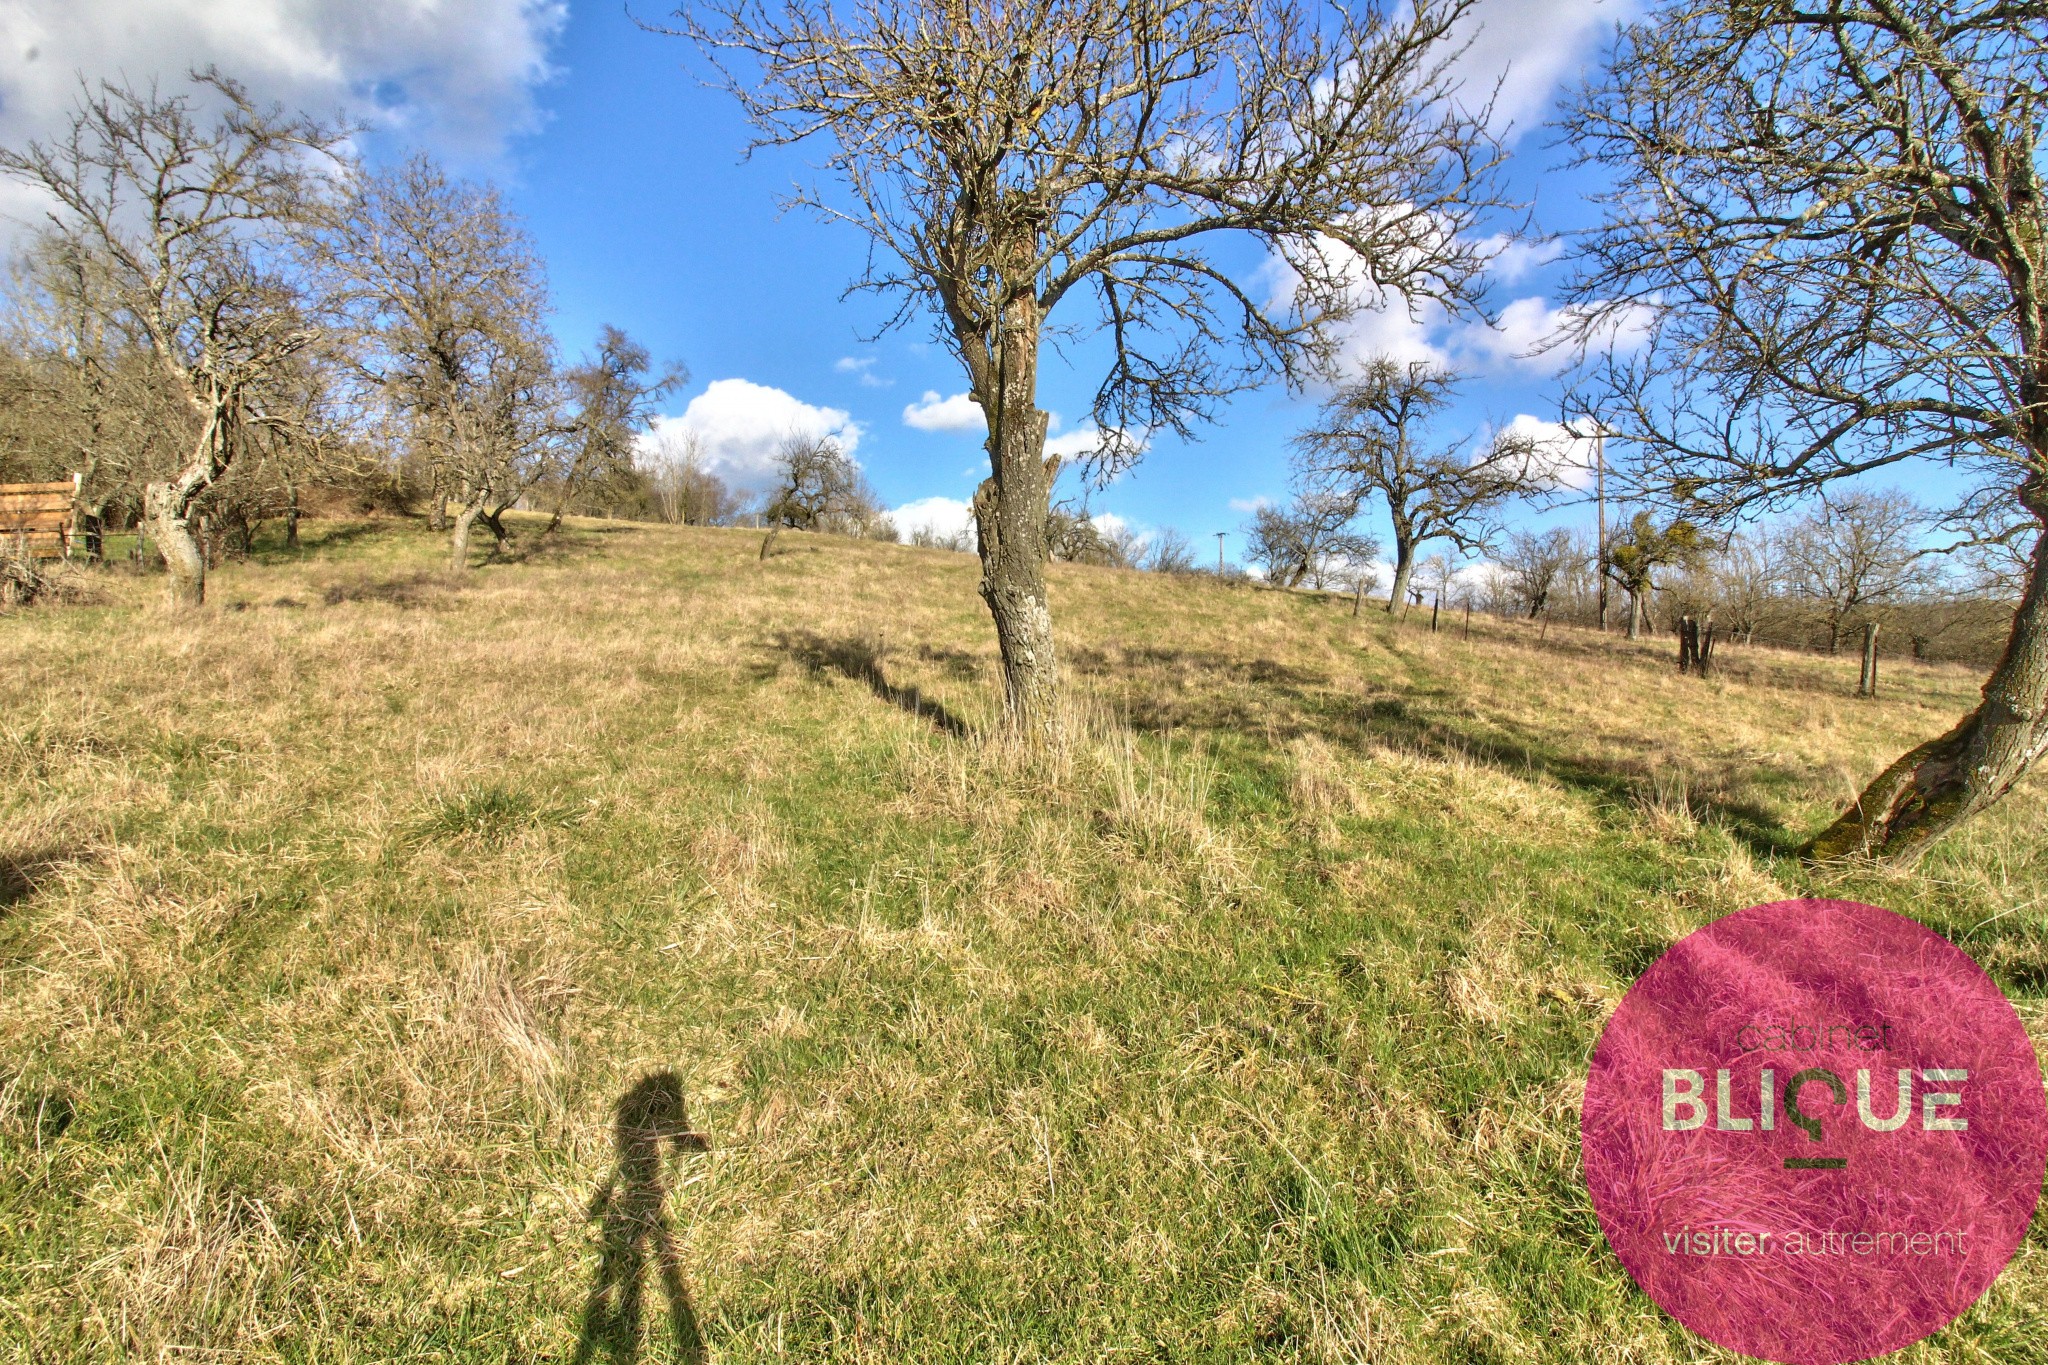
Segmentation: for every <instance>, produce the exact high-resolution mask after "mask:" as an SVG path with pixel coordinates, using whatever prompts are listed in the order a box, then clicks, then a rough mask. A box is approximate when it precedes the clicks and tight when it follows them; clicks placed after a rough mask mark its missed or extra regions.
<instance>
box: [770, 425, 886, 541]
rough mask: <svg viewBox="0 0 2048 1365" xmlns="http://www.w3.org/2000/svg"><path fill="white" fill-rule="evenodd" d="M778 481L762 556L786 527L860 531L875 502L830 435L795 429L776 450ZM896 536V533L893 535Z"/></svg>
mask: <svg viewBox="0 0 2048 1365" xmlns="http://www.w3.org/2000/svg"><path fill="white" fill-rule="evenodd" d="M775 469H776V484H775V488H774V490H773V491H772V492H771V493H769V495H768V505H767V507H766V508H765V509H764V510H763V513H762V515H763V517H764V518H765V520H766V521H767V524H768V534H767V535H766V536H765V537H764V538H763V539H762V541H761V558H763V559H766V558H768V555H769V553H770V552H771V551H772V550H773V549H774V547H775V539H776V537H777V536H779V535H781V534H782V532H783V529H784V528H785V527H787V528H791V529H794V530H799V531H831V532H838V533H839V534H842V535H857V534H860V532H859V531H858V530H857V529H854V528H855V527H856V526H857V525H858V524H859V523H861V522H863V521H864V520H865V518H866V516H867V515H868V514H869V513H870V510H871V509H872V508H873V506H874V501H875V499H874V496H873V494H872V493H871V492H869V491H868V490H867V486H866V483H865V481H864V480H863V479H862V478H861V473H860V466H858V465H856V464H855V463H854V462H853V461H852V460H851V459H849V458H848V457H847V455H846V452H845V451H844V450H842V449H840V446H839V443H838V442H837V441H835V440H833V439H832V438H831V437H829V436H807V435H803V434H801V433H791V434H790V435H788V436H786V437H784V438H783V440H782V444H781V446H780V448H779V449H778V450H777V451H776V455H775ZM892 539H893V537H892Z"/></svg>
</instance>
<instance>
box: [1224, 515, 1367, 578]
mask: <svg viewBox="0 0 2048 1365" xmlns="http://www.w3.org/2000/svg"><path fill="white" fill-rule="evenodd" d="M1354 511H1355V508H1354V505H1353V504H1352V503H1350V502H1349V501H1347V500H1345V499H1343V498H1339V497H1334V496H1331V495H1329V494H1297V495H1296V496H1295V497H1294V498H1293V500H1292V501H1291V502H1290V503H1289V504H1288V506H1286V507H1285V508H1280V507H1273V506H1270V505H1268V506H1261V507H1260V508H1259V509H1258V510H1257V511H1255V512H1253V513H1252V519H1251V521H1250V522H1248V523H1246V525H1245V529H1244V534H1245V558H1246V559H1247V560H1248V561H1250V562H1251V563H1253V564H1257V565H1259V566H1261V567H1262V568H1264V569H1265V571H1266V581H1267V582H1269V583H1272V584H1273V585H1274V586H1276V587H1281V588H1297V587H1300V586H1301V585H1302V584H1303V583H1304V582H1307V583H1310V584H1311V585H1312V586H1314V587H1317V588H1320V587H1322V586H1323V585H1324V583H1325V582H1326V581H1327V580H1328V578H1329V576H1330V574H1331V573H1332V572H1333V571H1334V570H1335V569H1337V568H1338V567H1339V566H1341V565H1344V564H1348V563H1350V562H1352V561H1355V560H1357V559H1360V558H1366V559H1370V558H1371V557H1372V556H1373V555H1375V554H1377V553H1378V552H1379V550H1378V547H1377V546H1369V543H1368V538H1367V537H1364V536H1360V535H1358V534H1356V533H1355V532H1353V531H1351V530H1350V522H1351V519H1352V515H1353V513H1354Z"/></svg>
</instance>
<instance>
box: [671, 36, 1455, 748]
mask: <svg viewBox="0 0 2048 1365" xmlns="http://www.w3.org/2000/svg"><path fill="white" fill-rule="evenodd" d="M1470 3H1471V0H1421V3H1419V4H1418V5H1416V6H1414V7H1413V9H1412V10H1404V11H1402V12H1401V14H1400V15H1399V17H1394V16H1392V15H1390V13H1389V11H1388V10H1386V9H1383V8H1382V7H1381V6H1380V5H1379V4H1377V3H1374V4H1367V5H1364V6H1361V7H1358V8H1354V9H1351V10H1349V11H1345V10H1339V9H1335V8H1333V7H1328V8H1326V7H1324V6H1321V5H1316V4H1310V3H1304V2H1303V0H1220V3H1212V4H1202V5H1185V4H1177V3H1170V2H1169V0H874V3H867V4H861V5H858V6H854V5H834V4H833V3H832V0H707V3H705V4H702V5H700V6H696V7H693V8H691V9H690V10H688V11H687V12H686V15H685V31H686V32H687V33H688V34H689V35H690V36H692V37H694V38H695V39H696V40H697V42H698V43H699V44H700V45H701V47H702V48H703V50H705V51H706V52H707V53H709V54H710V56H711V57H712V59H713V60H714V61H715V62H717V63H719V64H720V70H721V72H722V74H723V75H724V77H725V80H726V84H727V87H728V88H729V89H730V90H731V91H732V92H733V94H734V95H735V96H737V98H738V99H739V100H740V102H741V103H742V105H743V107H744V108H745V109H746V111H747V112H748V113H749V114H750V115H751V116H752V117H753V119H754V121H755V123H756V125H757V126H758V127H759V128H760V129H761V130H762V134H761V140H762V142H764V143H768V144H786V143H794V142H798V141H801V140H803V139H806V138H809V137H812V136H822V137H825V138H829V139H830V140H831V142H832V143H833V148H832V150H831V152H830V153H829V154H828V165H829V167H830V169H831V170H832V172H834V173H835V174H836V175H837V177H838V178H839V180H840V181H841V182H842V183H843V184H844V185H845V187H846V189H847V190H848V191H849V192H850V195H851V198H852V205H851V207H850V208H846V209H838V210H835V209H831V208H828V207H826V205H825V204H824V201H823V200H822V199H821V198H820V197H819V196H817V195H816V194H806V195H803V196H801V197H800V198H801V201H802V202H806V203H810V204H813V205H815V206H817V207H819V208H821V209H823V210H824V211H825V212H826V213H827V214H828V216H830V217H833V218H835V219H837V220H839V221H842V222H846V223H849V224H852V225H854V226H857V227H859V228H860V229H862V230H863V231H865V232H867V233H868V234H869V235H870V237H871V238H872V239H873V242H874V245H875V246H876V248H877V250H876V252H875V253H874V255H873V256H872V257H871V260H872V261H873V262H874V264H873V266H872V268H871V271H870V273H869V274H868V275H867V277H866V278H865V279H864V281H863V284H864V285H865V286H866V287H869V288H873V289H878V290H884V291H889V292H894V293H899V294H900V295H902V296H903V311H902V312H901V313H899V314H898V317H899V319H900V318H901V317H903V316H905V315H907V314H908V313H909V312H911V311H912V310H918V309H922V310H928V311H929V314H930V315H931V316H932V317H933V318H934V322H935V331H936V334H937V337H938V339H939V340H940V341H941V342H943V343H944V344H945V345H946V346H948V347H949V348H950V349H951V350H952V351H953V352H954V354H956V355H957V356H958V357H959V359H960V361H961V363H962V365H963V366H964V368H965V369H966V372H967V380H968V386H969V392H970V393H971V394H972V395H973V397H974V400H975V401H976V402H977V403H978V404H979V405H980V407H981V410H982V413H983V415H984V417H985V419H986V421H987V424H988V453H989V461H990V467H991V473H990V477H989V478H988V480H987V481H986V482H985V483H983V484H982V485H981V488H980V489H979V491H978V492H977V493H976V495H975V500H974V511H975V518H976V523H977V527H978V530H979V537H978V544H979V549H980V554H981V560H982V584H981V593H982V597H983V598H984V600H985V601H986V602H987V603H988V607H989V611H990V614H991V615H992V616H993V617H994V620H995V626H996V637H997V642H998V644H999V646H1000V648H1001V653H1002V660H1003V680H1004V699H1005V714H1006V716H1007V717H1008V720H1009V723H1010V724H1011V725H1012V726H1013V727H1014V728H1016V729H1017V730H1019V731H1020V732H1022V733H1023V734H1025V735H1026V736H1027V737H1028V738H1029V739H1030V740H1031V741H1032V742H1044V741H1048V740H1050V739H1052V738H1054V737H1055V736H1056V735H1057V732H1058V722H1057V709H1056V696H1057V689H1058V669H1057V666H1056V660H1055V652H1054V642H1053V633H1052V611H1051V605H1050V602H1049V600H1048V598H1047V596H1046V589H1045V574H1044V564H1045V560H1046V545H1045V535H1046V517H1047V509H1048V506H1049V502H1050V494H1051V489H1052V484H1053V479H1054V476H1055V474H1056V472H1057V470H1056V462H1055V461H1051V460H1048V459H1047V458H1046V455H1045V435H1046V428H1047V420H1048V419H1047V414H1046V413H1045V412H1044V411H1043V410H1042V409H1040V408H1039V406H1038V360H1039V349H1040V345H1041V343H1042V341H1043V340H1044V338H1045V337H1046V335H1047V329H1048V328H1049V327H1052V326H1054V325H1061V324H1056V322H1055V319H1060V320H1061V323H1062V324H1065V325H1072V324H1071V323H1066V320H1067V319H1068V318H1069V315H1075V314H1078V313H1079V310H1080V309H1081V308H1082V307H1083V306H1084V305H1083V304H1082V303H1081V302H1079V300H1083V299H1092V301H1093V304H1094V320H1095V322H1096V324H1097V325H1098V326H1099V327H1100V328H1101V329H1102V330H1103V331H1104V332H1105V334H1106V336H1107V338H1108V343H1109V356H1110V359H1109V361H1108V365H1107V371H1106V373H1105V374H1104V375H1103V378H1102V382H1101V384H1100V387H1099V388H1098V389H1097V392H1096V397H1095V403H1094V416H1095V420H1096V424H1097V426H1098V428H1099V429H1100V430H1101V431H1102V432H1103V433H1104V443H1103V446H1102V448H1101V449H1100V450H1099V451H1098V452H1097V453H1096V455H1095V456H1094V458H1093V461H1092V464H1093V466H1094V467H1095V469H1096V470H1097V471H1098V472H1102V471H1105V470H1111V469H1114V468H1117V467H1119V466H1121V465H1123V464H1127V463H1129V462H1130V461H1131V460H1134V459H1136V458H1137V456H1138V454H1139V452H1140V449H1141V448H1142V441H1143V436H1144V434H1145V433H1147V432H1150V431H1153V430H1157V429H1161V428H1166V429H1171V430H1173V431H1175V432H1179V433H1183V434H1185V433H1187V432H1189V431H1190V430H1191V428H1192V426H1193V425H1194V424H1195V423H1196V422H1198V421H1200V420H1202V419H1204V418H1206V417H1207V416H1208V415H1209V414H1210V412H1211V411H1212V410H1213V408H1214V405H1215V402H1216V400H1217V399H1218V398H1219V397H1220V396H1221V395H1223V394H1225V393H1228V392H1230V391H1233V390H1235V389H1237V388H1239V387H1241V386H1243V385H1245V384H1248V383H1252V382H1255V381H1257V380H1258V379H1260V378H1263V377H1265V376H1268V375H1272V374H1274V373H1278V374H1281V375H1284V376H1286V377H1287V378H1289V379H1290V380H1292V379H1294V378H1297V377H1298V376H1300V375H1301V374H1302V373H1303V372H1304V367H1305V366H1307V365H1308V364H1310V363H1311V362H1314V361H1316V360H1318V359H1319V358H1320V357H1321V356H1323V355H1324V354H1326V353H1327V344H1326V336H1325V332H1324V330H1323V328H1322V324H1323V323H1325V322H1327V321H1328V320H1329V319H1331V318H1333V317H1336V316H1340V315H1342V314H1343V313H1345V312H1346V311H1348V310H1350V309H1351V308H1354V307H1356V306H1357V304H1358V301H1359V294H1360V290H1359V288H1358V286H1360V285H1361V284H1364V285H1370V286H1373V287H1376V288H1377V289H1379V290H1382V291H1391V292H1396V293H1402V294H1406V295H1408V296H1409V297H1410V298H1421V297H1430V298H1435V299H1439V300H1441V301H1443V302H1444V303H1446V304H1448V305H1451V306H1454V307H1455V306H1459V305H1462V304H1463V303H1465V302H1467V301H1468V300H1469V299H1470V297H1471V294H1472V290H1473V288H1474V282H1475V280H1476V277H1477V271H1478V268H1479V266H1480V265H1481V263H1482V262H1481V256H1482V254H1483V253H1482V251H1481V250H1480V248H1478V247H1477V246H1476V245H1475V244H1474V243H1473V242H1472V241H1471V239H1469V238H1468V237H1467V236H1465V235H1464V229H1465V228H1466V227H1468V226H1469V225H1470V224H1471V223H1472V222H1473V221H1474V217H1475V214H1476V213H1477V212H1478V210H1479V208H1480V207H1481V205H1482V203H1483V201H1485V200H1487V199H1489V198H1490V197H1491V192H1490V190H1489V188H1488V185H1487V177H1488V175H1489V172H1490V168H1491V165H1492V158H1491V157H1490V156H1489V155H1488V153H1487V144H1486V141H1485V139H1486V133H1485V120H1484V116H1483V113H1471V112H1468V111H1465V110H1463V109H1461V108H1459V107H1458V106H1457V104H1456V102H1455V100H1454V99H1453V94H1454V92H1453V91H1452V89H1451V87H1450V84H1449V81H1448V78H1447V77H1446V74H1445V72H1446V62H1447V59H1448V57H1449V55H1450V51H1451V49H1450V48H1449V47H1448V46H1447V45H1446V41H1445V40H1446V38H1447V36H1448V35H1449V33H1450V31H1451V29H1452V27H1453V25H1454V24H1455V23H1456V22H1457V20H1458V19H1459V18H1460V17H1462V16H1463V15H1464V14H1465V13H1466V12H1467V10H1468V9H1469V8H1470ZM748 59H751V60H748ZM736 62H746V64H747V65H749V66H753V67H756V68H757V70H754V71H742V70H739V69H738V68H737V66H736V65H729V64H728V63H736ZM1231 235H1235V236H1239V237H1246V238H1250V239H1252V240H1253V241H1255V242H1258V243H1262V244H1263V245H1264V246H1265V248H1266V249H1267V250H1268V251H1269V252H1271V253H1272V254H1273V255H1274V256H1275V257H1277V258H1278V259H1280V260H1282V261H1284V262H1285V263H1286V264H1287V265H1288V266H1289V267H1290V269H1291V271H1292V275H1293V277H1294V281H1295V287H1294V288H1293V290H1292V291H1291V292H1290V294H1289V296H1288V301H1287V302H1286V303H1284V304H1282V305H1279V306H1272V305H1269V304H1268V303H1267V302H1266V301H1265V300H1263V299H1261V298H1260V297H1257V296H1255V295H1254V294H1253V293H1252V292H1251V291H1249V290H1248V289H1246V288H1245V287H1244V286H1242V285H1240V284H1239V283H1237V282H1236V281H1235V280H1234V279H1233V278H1232V276H1231V275H1230V274H1229V273H1228V272H1227V271H1226V270H1225V269H1224V268H1223V267H1221V266H1220V265H1218V264H1217V263H1216V261H1215V260H1214V258H1213V257H1212V256H1211V255H1210V254H1209V245H1208V244H1209V243H1210V242H1212V241H1213V240H1215V239H1217V238H1220V237H1226V236H1231ZM1079 321H1080V319H1079V317H1074V318H1073V322H1079Z"/></svg>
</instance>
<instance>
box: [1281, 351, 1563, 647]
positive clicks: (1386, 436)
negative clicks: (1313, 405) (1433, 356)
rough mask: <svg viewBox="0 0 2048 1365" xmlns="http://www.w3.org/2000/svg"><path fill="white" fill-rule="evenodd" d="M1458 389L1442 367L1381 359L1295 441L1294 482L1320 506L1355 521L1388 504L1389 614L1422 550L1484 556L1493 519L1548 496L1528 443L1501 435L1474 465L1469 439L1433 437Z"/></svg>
mask: <svg viewBox="0 0 2048 1365" xmlns="http://www.w3.org/2000/svg"><path fill="white" fill-rule="evenodd" d="M1457 387H1458V378H1457V376H1456V375H1454V374H1452V373H1451V372H1450V371H1448V370H1445V369H1443V368H1441V367H1440V366H1436V365H1433V364H1430V363H1427V362H1421V361H1417V362H1414V363H1410V364H1406V365H1404V364H1401V363H1400V362H1398V361H1396V360H1393V359H1391V358H1389V357H1386V356H1380V357H1377V358H1375V359H1374V360H1372V361H1371V362H1369V363H1368V364H1367V365H1366V367H1365V371H1364V373H1363V374H1361V375H1360V376H1358V377H1357V378H1355V379H1352V380H1350V381H1347V382H1346V383H1344V384H1341V385H1339V386H1338V388H1337V389H1336V391H1335V392H1334V393H1332V394H1331V395H1330V397H1329V399H1328V400H1327V401H1326V402H1325V403H1324V404H1323V407H1322V411H1321V413H1320V414H1319V415H1318V417H1317V419H1316V422H1315V423H1314V425H1312V426H1310V427H1309V428H1308V429H1307V430H1306V431H1304V432H1302V433H1301V434H1300V435H1298V436H1296V437H1295V438H1294V472H1295V479H1296V481H1297V482H1298V483H1299V484H1300V485H1301V487H1302V489H1303V490H1304V492H1305V493H1306V494H1307V495H1309V496H1311V497H1314V498H1316V499H1318V500H1320V504H1321V505H1329V506H1334V507H1343V508H1345V509H1347V510H1348V512H1349V513H1350V515H1352V516H1355V515H1357V514H1358V513H1359V512H1360V511H1362V510H1363V509H1364V508H1365V506H1366V505H1367V504H1368V503H1369V502H1370V501H1372V500H1373V499H1375V498H1377V499H1380V500H1383V501H1384V502H1385V503H1386V506H1387V516H1388V519H1389V520H1390V521H1391V522H1392V523H1393V528H1394V581H1393V585H1392V588H1391V590H1390V591H1389V593H1388V596H1387V610H1388V611H1389V612H1392V611H1395V610H1396V609H1398V608H1399V606H1400V604H1401V599H1402V597H1403V596H1404V595H1405V594H1406V593H1407V591H1408V580H1409V577H1410V576H1411V575H1412V574H1413V573H1414V571H1415V556H1416V553H1417V552H1418V550H1419V549H1420V548H1421V547H1422V546H1424V545H1427V544H1428V543H1429V542H1431V541H1434V540H1448V541H1450V542H1451V544H1452V545H1454V546H1455V547H1457V549H1458V550H1459V551H1461V552H1464V553H1473V552H1476V551H1478V550H1480V549H1483V548H1484V546H1485V544H1486V541H1487V538H1488V536H1489V535H1490V534H1491V532H1492V529H1493V528H1492V525H1491V521H1490V518H1491V517H1492V516H1493V514H1494V513H1495V512H1497V511H1498V510H1499V508H1500V507H1501V506H1502V505H1503V504H1504V503H1506V502H1507V501H1508V500H1509V499H1511V498H1514V497H1518V496H1525V495H1528V494H1531V493H1534V492H1536V491H1538V489H1539V488H1540V486H1541V484H1540V479H1539V474H1538V468H1537V466H1538V460H1537V452H1536V451H1535V449H1534V447H1533V445H1532V444H1531V443H1529V442H1528V441H1526V440H1523V439H1520V438H1517V437H1514V436H1512V435H1509V434H1507V433H1505V432H1503V433H1501V434H1500V435H1499V436H1498V437H1497V438H1496V440H1495V442H1494V444H1493V445H1492V446H1491V447H1490V448H1489V449H1488V450H1487V451H1486V452H1485V453H1484V454H1482V455H1481V456H1480V457H1478V458H1476V459H1473V458H1468V457H1467V454H1466V452H1467V450H1468V448H1469V438H1465V437H1458V438H1455V439H1449V440H1446V439H1443V438H1441V437H1438V436H1436V435H1435V434H1434V432H1433V431H1432V426H1433V423H1434V421H1435V419H1436V417H1437V416H1438V414H1440V413H1441V412H1442V411H1443V410H1444V409H1445V408H1447V407H1449V406H1450V403H1451V400H1452V398H1453V397H1454V396H1455V394H1456V392H1457Z"/></svg>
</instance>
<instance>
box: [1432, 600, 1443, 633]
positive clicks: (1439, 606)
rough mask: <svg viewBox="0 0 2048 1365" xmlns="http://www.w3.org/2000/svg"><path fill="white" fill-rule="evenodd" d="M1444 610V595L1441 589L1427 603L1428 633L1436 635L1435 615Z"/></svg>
mask: <svg viewBox="0 0 2048 1365" xmlns="http://www.w3.org/2000/svg"><path fill="white" fill-rule="evenodd" d="M1443 609H1444V595H1443V592H1442V590H1441V589H1439V590H1438V592H1437V595H1436V596H1435V597H1434V598H1432V599H1430V603H1429V633H1430V634H1431V635H1434V634H1436V614H1437V613H1438V612H1440V611H1442V610H1443Z"/></svg>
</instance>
